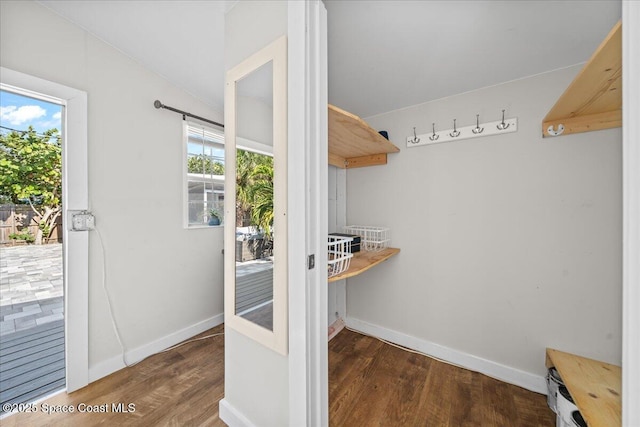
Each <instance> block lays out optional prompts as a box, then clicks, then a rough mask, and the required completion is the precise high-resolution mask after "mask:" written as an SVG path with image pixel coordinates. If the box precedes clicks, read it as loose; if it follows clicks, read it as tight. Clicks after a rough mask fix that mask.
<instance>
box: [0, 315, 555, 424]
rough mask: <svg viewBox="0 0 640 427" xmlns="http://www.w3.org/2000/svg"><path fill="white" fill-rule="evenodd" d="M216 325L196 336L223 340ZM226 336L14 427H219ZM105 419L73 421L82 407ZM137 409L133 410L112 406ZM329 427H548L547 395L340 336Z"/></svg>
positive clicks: (163, 358)
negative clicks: (116, 409) (104, 409)
mask: <svg viewBox="0 0 640 427" xmlns="http://www.w3.org/2000/svg"><path fill="white" fill-rule="evenodd" d="M223 330H224V329H223V326H222V325H221V326H218V327H216V328H214V329H212V330H209V331H207V332H205V333H203V334H201V335H199V336H204V335H208V334H212V333H218V332H223ZM223 395H224V337H223V336H219V337H215V338H209V339H206V340H202V341H197V342H194V343H190V344H186V345H184V346H182V347H179V348H177V349H174V350H171V351H169V352H166V353H161V354H158V355H155V356H152V357H150V358H148V359H146V360H144V361H143V362H141V363H139V364H137V365H135V366H133V367H130V368H126V369H123V370H121V371H118V372H116V373H114V374H112V375H110V376H108V377H106V378H103V379H101V380H99V381H96V382H95V383H92V384H90V385H89V386H87V387H85V388H83V389H81V390H78V391H77V392H74V393H71V394H69V395H67V394H65V393H62V394H59V395H57V396H54V397H52V398H50V399H48V400H47V401H45V402H43V403H46V404H47V405H72V406H73V407H74V408H76V412H74V413H72V414H68V413H66V414H65V413H54V414H50V415H48V414H44V413H42V407H43V403H40V404H38V405H37V407H38V409H39V410H38V412H37V413H35V414H17V415H13V416H10V417H8V418H5V419H3V420H1V421H0V424H1V425H2V427H12V426H34V427H35V426H82V427H85V426H96V425H122V426H224V425H225V424H224V423H223V422H222V421H221V420H220V418H219V417H218V402H219V401H220V399H222V397H223ZM81 403H82V404H85V405H89V406H92V405H93V406H95V407H96V408H97V409H100V405H105V404H106V405H107V406H108V407H109V412H104V413H95V412H94V413H88V412H85V413H79V412H77V408H78V407H79V405H80V404H81ZM119 403H122V404H124V406H123V407H126V405H128V404H130V403H133V404H134V405H135V412H114V411H113V408H112V406H111V404H116V405H117V404H119ZM329 404H330V407H329V416H330V424H331V426H347V427H368V426H394V427H395V426H456V427H461V426H483V427H484V426H518V427H526V426H549V427H551V426H553V425H554V424H555V418H554V416H553V412H551V410H550V409H549V408H548V407H547V406H546V399H545V397H544V396H542V395H539V394H536V393H532V392H529V391H526V390H524V389H522V388H519V387H516V386H512V385H509V384H505V383H502V382H500V381H497V380H494V379H492V378H489V377H486V376H484V375H481V374H478V373H474V372H471V371H467V370H465V369H460V368H456V367H453V366H451V365H448V364H445V363H442V362H438V361H435V360H432V359H429V358H427V357H424V356H419V355H416V354H412V353H409V352H406V351H403V350H400V349H397V348H395V347H392V346H389V345H387V344H384V343H382V342H380V341H378V340H376V339H374V338H371V337H367V336H363V335H360V334H357V333H355V332H351V331H348V330H343V331H342V332H340V333H339V334H338V335H337V336H336V337H335V338H334V339H333V340H331V342H330V343H329Z"/></svg>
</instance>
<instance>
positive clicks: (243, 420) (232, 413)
mask: <svg viewBox="0 0 640 427" xmlns="http://www.w3.org/2000/svg"><path fill="white" fill-rule="evenodd" d="M218 413H219V415H220V419H221V420H222V421H224V422H225V423H226V424H227V425H228V426H229V427H255V424H253V423H252V422H251V421H249V419H248V418H247V417H245V416H244V414H243V413H242V412H240V411H238V410H237V409H236V408H235V407H234V406H233V405H231V404H230V403H229V402H227V400H226V399H222V400H221V401H220V403H219V404H218Z"/></svg>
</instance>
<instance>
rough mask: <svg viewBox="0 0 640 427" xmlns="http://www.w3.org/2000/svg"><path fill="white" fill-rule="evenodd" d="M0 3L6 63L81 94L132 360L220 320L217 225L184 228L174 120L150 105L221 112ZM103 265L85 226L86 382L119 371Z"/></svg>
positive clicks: (92, 191) (21, 6)
mask: <svg viewBox="0 0 640 427" xmlns="http://www.w3.org/2000/svg"><path fill="white" fill-rule="evenodd" d="M0 8H1V9H0V15H1V19H2V20H1V28H2V29H1V33H0V42H1V44H0V64H1V65H2V66H3V67H7V68H10V69H14V70H17V71H21V72H24V73H27V74H32V75H35V76H37V77H41V78H44V79H47V80H50V81H54V82H58V83H61V84H64V85H67V86H70V87H74V88H78V89H80V90H83V91H86V92H87V93H88V132H89V140H88V152H89V165H88V169H89V200H90V207H91V209H92V211H93V212H94V213H95V215H96V224H97V226H98V228H99V230H100V232H101V234H102V236H103V239H104V246H105V249H106V272H107V285H108V287H109V290H110V292H111V295H112V301H113V309H114V312H115V315H116V320H117V322H118V325H119V326H120V330H121V331H122V338H123V341H124V344H125V346H126V348H127V350H134V352H133V354H130V357H129V361H134V360H135V358H136V357H140V356H144V355H147V354H149V352H151V351H156V350H158V349H160V348H162V347H166V346H168V345H170V344H173V343H174V342H177V341H179V340H181V339H184V338H187V337H188V336H190V335H192V334H193V333H197V332H199V330H202V329H203V328H207V327H210V326H212V325H214V324H217V323H220V322H221V321H222V311H223V298H222V271H223V269H222V254H221V250H222V246H223V237H222V228H204V229H197V230H185V229H183V227H182V211H183V209H182V191H183V189H182V182H183V180H182V164H181V163H182V123H181V118H180V116H179V115H177V114H175V113H171V112H168V111H166V110H156V109H155V108H154V107H153V101H154V100H155V99H160V100H161V101H163V102H164V103H166V104H168V105H171V106H175V107H178V108H182V109H184V110H187V111H191V112H193V113H194V114H198V115H201V116H204V117H208V118H210V119H212V120H215V121H221V120H222V114H221V113H220V112H218V111H214V110H212V109H211V108H210V107H208V106H207V105H205V104H203V103H202V102H200V101H198V100H196V99H195V98H193V97H192V96H190V95H188V94H186V93H185V92H183V91H181V90H178V89H177V88H175V87H173V86H172V85H171V84H169V83H168V82H167V81H166V80H164V79H163V78H161V77H160V76H158V75H156V74H154V73H152V72H150V71H148V70H146V69H144V68H143V67H142V66H141V65H140V64H138V63H137V62H136V61H134V60H132V59H130V58H129V57H126V56H124V55H123V54H122V53H120V52H119V51H117V50H115V49H114V48H112V47H111V46H109V45H107V44H105V43H103V42H101V41H100V40H98V39H96V38H95V37H93V36H92V35H90V34H89V33H87V32H86V31H84V30H82V29H81V28H79V27H77V26H75V25H73V24H71V23H70V22H68V21H66V20H64V19H63V18H61V17H59V16H58V15H56V14H54V13H53V12H51V11H49V10H48V9H46V8H44V7H42V6H40V5H38V4H37V3H34V2H31V1H20V2H4V1H3V2H1V3H0ZM25 23H28V29H25V25H26V24H25ZM211 54H217V55H221V52H217V53H216V52H211ZM221 60H222V59H221ZM102 269H103V259H102V254H101V249H100V245H99V242H98V240H97V238H96V235H95V234H93V233H92V234H91V235H90V249H89V366H90V379H92V380H93V379H96V378H98V377H100V376H103V375H106V374H107V373H109V372H112V371H113V370H115V369H119V368H120V367H122V362H121V360H120V357H119V354H120V347H119V345H118V343H117V341H116V338H115V335H114V332H113V329H112V325H111V320H110V317H109V312H108V308H107V303H106V297H105V293H104V291H103V289H102V281H101V279H102Z"/></svg>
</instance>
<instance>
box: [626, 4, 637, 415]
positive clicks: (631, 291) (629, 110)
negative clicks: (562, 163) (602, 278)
mask: <svg viewBox="0 0 640 427" xmlns="http://www.w3.org/2000/svg"><path fill="white" fill-rule="evenodd" d="M639 52H640V3H639V2H636V1H628V0H627V1H623V2H622V75H623V76H624V88H623V94H622V101H623V102H622V105H623V107H622V113H623V119H622V122H623V123H624V126H623V128H622V141H623V142H622V162H623V168H622V169H623V172H622V180H623V208H622V212H623V233H622V235H623V255H622V257H623V261H622V265H623V267H622V307H623V310H622V425H624V426H638V425H640V405H638V402H640V262H639V261H638V260H640V124H639V122H638V117H640V77H639V76H640V53H639Z"/></svg>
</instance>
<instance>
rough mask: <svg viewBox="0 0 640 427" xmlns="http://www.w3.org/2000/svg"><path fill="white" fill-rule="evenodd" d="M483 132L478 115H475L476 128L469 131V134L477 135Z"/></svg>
mask: <svg viewBox="0 0 640 427" xmlns="http://www.w3.org/2000/svg"><path fill="white" fill-rule="evenodd" d="M483 130H484V128H481V127H480V114H476V127H475V128H473V129H471V132H473V133H474V134H476V135H477V134H479V133H482V131H483Z"/></svg>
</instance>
